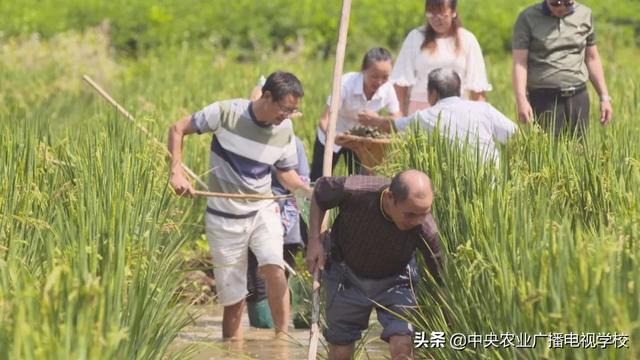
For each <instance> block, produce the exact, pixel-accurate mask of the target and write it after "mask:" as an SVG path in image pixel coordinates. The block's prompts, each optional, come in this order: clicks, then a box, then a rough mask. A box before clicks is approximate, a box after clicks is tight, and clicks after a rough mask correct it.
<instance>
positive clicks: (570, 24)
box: [512, 0, 613, 136]
mask: <svg viewBox="0 0 640 360" xmlns="http://www.w3.org/2000/svg"><path fill="white" fill-rule="evenodd" d="M591 17H592V16H591V9H589V8H588V7H586V6H584V5H582V4H579V3H577V2H574V1H573V0H544V1H543V2H541V3H538V4H535V5H533V6H530V7H529V8H527V9H525V10H524V11H523V12H522V13H521V14H520V15H519V16H518V19H517V21H516V23H515V26H514V30H513V43H512V48H513V88H514V92H515V96H516V104H517V106H518V117H519V118H520V120H521V121H522V122H525V123H528V122H531V121H533V120H536V121H538V122H539V123H540V125H542V126H543V127H545V128H547V129H548V130H550V131H551V132H552V133H553V134H554V135H559V134H560V133H562V132H563V131H568V132H569V133H570V134H575V135H578V136H581V135H582V134H583V133H584V131H585V130H586V128H587V126H588V122H589V95H588V92H587V90H586V83H587V80H590V81H591V83H592V84H593V86H594V88H595V90H596V92H597V93H598V96H599V98H600V117H599V118H600V123H601V124H602V125H605V124H607V123H608V122H609V121H610V120H611V116H612V113H613V112H612V107H611V97H609V92H608V90H607V84H606V82H605V78H604V71H603V70H602V62H601V60H600V54H599V53H598V48H597V46H596V42H595V40H596V38H595V32H594V26H593V21H592V18H591Z"/></svg>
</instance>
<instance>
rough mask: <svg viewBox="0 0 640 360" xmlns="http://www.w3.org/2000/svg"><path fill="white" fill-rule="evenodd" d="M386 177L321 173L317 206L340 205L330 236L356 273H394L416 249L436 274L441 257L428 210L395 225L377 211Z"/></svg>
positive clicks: (371, 275) (377, 276) (378, 276)
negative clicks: (421, 217)
mask: <svg viewBox="0 0 640 360" xmlns="http://www.w3.org/2000/svg"><path fill="white" fill-rule="evenodd" d="M388 186H389V180H388V179H385V178H382V177H375V176H349V177H322V178H320V179H318V181H317V182H316V185H315V188H314V198H315V200H316V202H317V204H318V207H319V208H320V209H321V210H323V211H324V210H328V209H332V208H335V207H338V208H339V209H340V211H339V213H338V216H337V217H336V219H335V221H334V222H333V226H332V227H331V233H330V234H331V241H332V242H333V244H334V245H335V246H336V247H337V249H338V250H339V252H340V255H341V256H342V258H343V259H344V261H345V263H346V264H347V266H349V268H350V269H351V270H352V271H353V272H354V273H355V274H356V275H358V276H361V277H365V278H369V279H381V278H385V277H388V276H393V275H397V274H400V273H401V272H402V271H404V269H405V267H406V266H407V264H408V263H409V261H410V260H411V259H412V257H413V256H414V253H415V251H416V249H418V250H420V251H421V253H422V254H423V256H424V260H425V263H426V264H427V267H428V268H429V271H430V272H431V274H432V275H433V276H434V277H436V278H438V274H439V267H440V262H441V253H440V245H439V240H438V229H437V227H436V223H435V220H434V219H433V217H432V216H431V214H429V215H428V216H427V217H426V218H425V221H424V223H423V224H422V225H421V226H418V227H416V228H413V229H410V230H405V231H403V230H400V229H398V227H397V226H396V225H395V224H394V223H393V222H391V221H389V220H387V219H386V218H385V216H384V215H383V214H382V210H381V204H380V202H381V200H380V198H381V195H382V191H383V190H384V189H386V188H387V187H388Z"/></svg>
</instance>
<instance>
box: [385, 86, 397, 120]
mask: <svg viewBox="0 0 640 360" xmlns="http://www.w3.org/2000/svg"><path fill="white" fill-rule="evenodd" d="M388 84H389V87H388V89H387V96H386V104H385V106H384V107H385V108H386V109H387V111H389V113H390V114H395V113H397V112H399V111H400V102H398V95H396V91H395V89H394V88H393V86H392V85H391V84H390V83H388Z"/></svg>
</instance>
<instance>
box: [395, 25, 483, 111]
mask: <svg viewBox="0 0 640 360" xmlns="http://www.w3.org/2000/svg"><path fill="white" fill-rule="evenodd" d="M458 31H459V33H460V35H459V36H460V40H461V42H462V44H461V45H462V49H461V50H462V51H460V52H456V40H455V37H442V38H436V40H435V41H436V49H435V51H433V52H430V51H429V50H424V49H422V43H423V42H424V32H425V27H424V26H421V27H419V28H416V29H413V30H412V31H411V32H410V33H409V34H408V35H407V37H406V38H405V40H404V42H403V43H402V47H401V48H400V53H399V54H398V59H397V60H396V63H395V65H394V66H393V71H392V72H391V82H392V83H394V84H396V85H399V86H410V87H411V93H410V99H411V100H412V101H420V102H427V99H428V94H427V85H428V84H429V73H430V72H431V71H432V70H434V69H437V68H450V69H453V70H454V71H455V72H456V73H458V75H460V80H461V81H462V85H461V88H462V91H463V94H462V96H463V97H465V98H468V97H469V96H468V95H469V92H470V91H474V92H484V91H489V90H491V84H489V80H488V78H487V72H486V70H485V64H484V58H483V57H482V50H481V49H480V44H479V43H478V40H477V39H476V37H475V36H474V35H473V34H472V33H471V32H470V31H468V30H467V29H464V28H460V29H459V30H458Z"/></svg>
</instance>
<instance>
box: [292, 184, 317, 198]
mask: <svg viewBox="0 0 640 360" xmlns="http://www.w3.org/2000/svg"><path fill="white" fill-rule="evenodd" d="M293 195H294V196H295V197H296V199H305V200H311V196H312V195H313V189H312V188H311V187H309V186H299V187H298V188H297V189H296V190H295V191H294V192H293Z"/></svg>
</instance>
